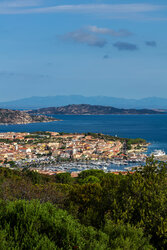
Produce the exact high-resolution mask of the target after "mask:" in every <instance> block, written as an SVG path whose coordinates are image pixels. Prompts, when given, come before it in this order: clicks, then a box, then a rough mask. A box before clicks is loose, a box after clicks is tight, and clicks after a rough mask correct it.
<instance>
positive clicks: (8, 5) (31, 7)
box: [0, 0, 167, 15]
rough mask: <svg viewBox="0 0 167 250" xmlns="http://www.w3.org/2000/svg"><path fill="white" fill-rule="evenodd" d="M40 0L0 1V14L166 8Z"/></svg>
mask: <svg viewBox="0 0 167 250" xmlns="http://www.w3.org/2000/svg"><path fill="white" fill-rule="evenodd" d="M42 3H43V2H41V1H40V0H34V1H32V0H29V1H28V0H22V1H21V0H15V1H3V2H1V3H0V14H31V13H58V12H65V13H99V14H105V13H106V14H113V15H117V14H128V13H131V14H134V13H144V12H155V11H159V10H163V9H166V7H167V6H164V5H154V4H78V5H55V6H47V5H46V2H45V5H42Z"/></svg>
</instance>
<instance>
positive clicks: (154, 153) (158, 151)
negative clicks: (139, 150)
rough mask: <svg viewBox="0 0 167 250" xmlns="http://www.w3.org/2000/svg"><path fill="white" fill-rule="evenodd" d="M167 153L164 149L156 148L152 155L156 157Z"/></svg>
mask: <svg viewBox="0 0 167 250" xmlns="http://www.w3.org/2000/svg"><path fill="white" fill-rule="evenodd" d="M164 155H166V153H165V152H164V151H163V150H160V149H159V150H158V149H157V150H155V151H153V152H152V153H151V156H154V157H159V156H164Z"/></svg>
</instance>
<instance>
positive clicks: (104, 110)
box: [29, 104, 164, 115]
mask: <svg viewBox="0 0 167 250" xmlns="http://www.w3.org/2000/svg"><path fill="white" fill-rule="evenodd" d="M29 113H33V114H55V115H58V114H60V115H109V114H122V115H125V114H129V115H134V114H163V113H164V112H162V111H159V110H151V109H139V110H138V109H118V108H114V107H111V106H100V105H89V104H78V105H76V104H73V105H67V106H62V107H49V108H42V109H37V110H32V111H30V112H29Z"/></svg>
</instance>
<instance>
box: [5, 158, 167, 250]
mask: <svg viewBox="0 0 167 250" xmlns="http://www.w3.org/2000/svg"><path fill="white" fill-rule="evenodd" d="M166 174H167V165H166V164H163V163H157V162H156V161H154V160H153V159H149V160H148V161H147V162H146V165H145V167H144V168H142V169H140V170H137V171H136V172H135V173H134V174H127V175H126V176H124V175H121V174H119V175H114V174H111V173H104V172H103V171H100V170H87V171H83V172H81V173H80V174H79V176H78V177H77V178H71V176H70V174H68V173H63V174H58V175H55V176H45V175H41V174H38V173H37V172H31V171H28V170H24V171H17V170H10V169H7V168H0V200H1V201H0V249H129V250H130V249H166V248H167V176H166Z"/></svg>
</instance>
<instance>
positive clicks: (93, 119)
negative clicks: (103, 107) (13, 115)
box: [0, 115, 167, 153]
mask: <svg viewBox="0 0 167 250" xmlns="http://www.w3.org/2000/svg"><path fill="white" fill-rule="evenodd" d="M55 117H56V118H58V119H61V121H55V122H49V123H33V124H25V125H0V132H9V131H14V132H34V131H57V132H68V133H70V132H71V133H74V132H78V133H82V132H95V133H104V134H109V135H117V136H118V137H126V138H139V137H140V138H144V139H146V140H147V141H148V142H150V143H151V145H150V147H149V151H153V150H154V149H162V150H164V151H165V152H166V153H167V115H56V116H55Z"/></svg>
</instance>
